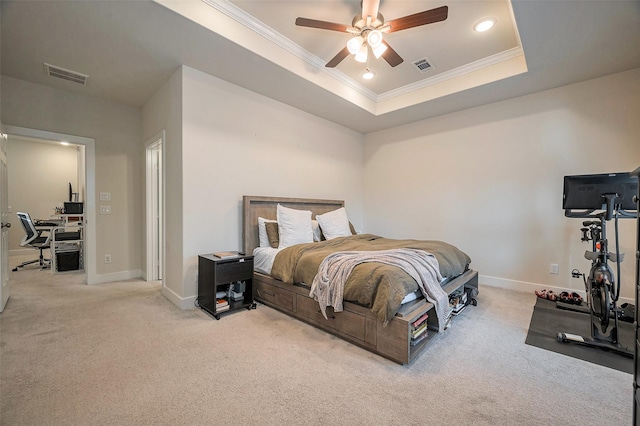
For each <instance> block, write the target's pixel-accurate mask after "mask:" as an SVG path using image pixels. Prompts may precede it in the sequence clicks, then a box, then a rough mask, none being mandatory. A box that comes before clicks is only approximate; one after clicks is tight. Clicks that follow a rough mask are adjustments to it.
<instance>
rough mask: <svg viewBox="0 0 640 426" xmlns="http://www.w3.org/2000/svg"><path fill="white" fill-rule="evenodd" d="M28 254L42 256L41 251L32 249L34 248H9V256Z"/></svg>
mask: <svg viewBox="0 0 640 426" xmlns="http://www.w3.org/2000/svg"><path fill="white" fill-rule="evenodd" d="M26 254H35V256H36V258H37V257H38V256H40V254H39V252H38V251H37V250H34V249H32V248H28V249H24V248H23V249H15V250H9V256H23V255H26ZM45 257H47V256H45Z"/></svg>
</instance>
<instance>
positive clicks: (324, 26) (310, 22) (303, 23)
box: [296, 18, 347, 33]
mask: <svg viewBox="0 0 640 426" xmlns="http://www.w3.org/2000/svg"><path fill="white" fill-rule="evenodd" d="M296 25H298V26H300V27H310V28H319V29H321V30H331V31H340V32H342V33H345V32H347V26H346V25H343V24H334V23H333V22H326V21H317V20H315V19H308V18H296Z"/></svg>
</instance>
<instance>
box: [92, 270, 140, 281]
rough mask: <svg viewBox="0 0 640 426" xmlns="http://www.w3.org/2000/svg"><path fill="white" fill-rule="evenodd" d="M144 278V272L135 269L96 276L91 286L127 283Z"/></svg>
mask: <svg viewBox="0 0 640 426" xmlns="http://www.w3.org/2000/svg"><path fill="white" fill-rule="evenodd" d="M140 277H142V271H141V270H140V269H134V270H132V271H120V272H112V273H110V274H96V275H95V277H94V279H93V280H92V282H91V284H104V283H111V282H114V281H125V280H130V279H134V278H140Z"/></svg>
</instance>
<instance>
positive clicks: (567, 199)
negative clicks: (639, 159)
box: [562, 172, 638, 216]
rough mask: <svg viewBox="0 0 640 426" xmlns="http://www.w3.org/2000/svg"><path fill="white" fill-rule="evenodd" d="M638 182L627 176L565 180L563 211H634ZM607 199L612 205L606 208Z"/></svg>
mask: <svg viewBox="0 0 640 426" xmlns="http://www.w3.org/2000/svg"><path fill="white" fill-rule="evenodd" d="M637 192H638V178H637V177H636V176H631V174H630V173H626V172H622V173H603V174H594V175H575V176H565V177H564V189H563V195H562V208H563V209H565V210H605V211H607V213H608V214H607V216H610V209H617V210H627V211H629V210H636V209H637V206H636V203H635V201H634V198H633V196H634V195H635V194H637ZM607 199H610V200H611V203H612V205H611V206H608V205H607Z"/></svg>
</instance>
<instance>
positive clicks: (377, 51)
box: [371, 43, 387, 59]
mask: <svg viewBox="0 0 640 426" xmlns="http://www.w3.org/2000/svg"><path fill="white" fill-rule="evenodd" d="M386 50H387V45H386V44H384V43H380V44H379V45H378V46H376V47H373V46H371V51H372V52H373V56H375V57H376V59H380V56H382V54H383V53H384V52H386Z"/></svg>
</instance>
